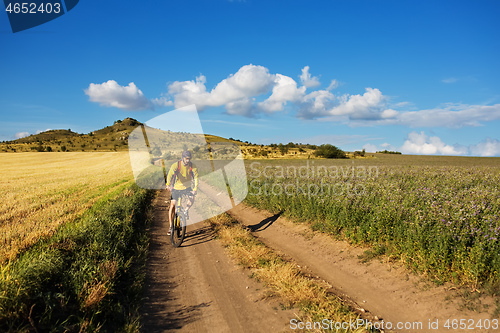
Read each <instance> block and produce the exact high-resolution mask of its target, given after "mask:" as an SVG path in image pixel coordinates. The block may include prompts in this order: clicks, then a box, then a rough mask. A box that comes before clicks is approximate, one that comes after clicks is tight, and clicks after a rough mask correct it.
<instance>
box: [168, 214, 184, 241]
mask: <svg viewBox="0 0 500 333" xmlns="http://www.w3.org/2000/svg"><path fill="white" fill-rule="evenodd" d="M184 237H186V217H185V216H184V214H183V213H182V212H178V213H176V214H175V221H174V230H171V232H170V239H171V240H172V245H173V246H174V247H179V246H180V245H181V243H182V241H183V240H184Z"/></svg>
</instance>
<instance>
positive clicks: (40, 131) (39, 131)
mask: <svg viewBox="0 0 500 333" xmlns="http://www.w3.org/2000/svg"><path fill="white" fill-rule="evenodd" d="M50 130H51V128H47V129H46V130H38V131H36V134H40V133H43V132H47V131H50Z"/></svg>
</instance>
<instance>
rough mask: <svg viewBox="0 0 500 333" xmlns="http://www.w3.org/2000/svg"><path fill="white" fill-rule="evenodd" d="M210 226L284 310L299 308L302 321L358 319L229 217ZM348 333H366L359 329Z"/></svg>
mask: <svg viewBox="0 0 500 333" xmlns="http://www.w3.org/2000/svg"><path fill="white" fill-rule="evenodd" d="M210 223H211V224H212V226H213V228H215V230H216V232H217V235H218V238H219V239H220V241H221V242H222V244H223V245H224V246H225V247H226V248H227V250H228V252H229V254H230V255H231V257H233V258H234V259H236V260H237V262H238V263H239V264H241V265H243V266H244V267H246V268H248V269H249V270H250V271H251V276H252V277H253V278H255V279H257V280H258V281H260V282H262V283H264V284H265V285H266V286H267V287H268V288H270V290H271V291H272V294H273V295H277V296H278V297H279V298H280V299H281V300H282V308H284V309H289V308H293V307H298V308H299V309H300V310H301V311H302V313H303V316H302V317H301V318H299V319H300V321H304V322H307V321H310V322H315V321H316V322H320V321H321V320H323V319H325V318H328V319H329V320H332V321H333V322H339V323H340V322H349V321H350V320H351V321H356V320H357V319H358V318H359V316H358V315H357V314H356V313H354V312H352V311H351V310H350V309H349V308H348V307H347V306H345V305H344V304H343V303H342V302H341V301H340V300H339V299H338V298H337V297H336V296H335V295H333V294H331V293H329V292H328V288H329V287H328V286H327V285H326V283H324V282H321V281H318V280H314V279H312V278H309V277H307V276H306V275H305V274H303V273H302V271H301V270H300V268H298V267H297V265H295V264H293V263H292V262H289V261H286V260H284V259H283V258H282V257H280V256H279V255H277V254H276V253H275V252H274V251H273V250H271V249H270V248H268V247H266V246H265V245H264V244H263V243H261V242H259V241H258V240H257V239H256V238H255V237H253V236H252V235H251V233H250V232H249V231H248V230H245V229H243V228H242V227H241V225H239V224H238V223H237V222H236V221H235V220H233V219H232V218H231V217H229V216H228V215H227V214H223V215H219V216H217V217H215V218H212V219H210ZM318 331H319V330H318ZM338 332H343V331H342V330H339V331H338ZM349 332H366V331H365V330H364V329H363V328H359V329H357V330H355V331H349Z"/></svg>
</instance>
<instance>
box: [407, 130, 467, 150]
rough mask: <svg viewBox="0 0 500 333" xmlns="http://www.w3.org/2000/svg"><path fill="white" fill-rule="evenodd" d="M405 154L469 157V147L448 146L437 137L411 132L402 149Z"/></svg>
mask: <svg viewBox="0 0 500 333" xmlns="http://www.w3.org/2000/svg"><path fill="white" fill-rule="evenodd" d="M400 150H401V152H402V153H405V154H423V155H435V154H438V155H467V154H468V150H467V147H464V146H460V145H454V146H451V145H447V144H445V143H444V142H443V141H442V140H441V139H440V138H439V137H437V136H431V137H429V136H427V135H426V134H425V133H424V132H420V133H417V132H411V133H410V134H408V138H407V139H406V141H405V142H404V144H403V146H402V147H401V148H400Z"/></svg>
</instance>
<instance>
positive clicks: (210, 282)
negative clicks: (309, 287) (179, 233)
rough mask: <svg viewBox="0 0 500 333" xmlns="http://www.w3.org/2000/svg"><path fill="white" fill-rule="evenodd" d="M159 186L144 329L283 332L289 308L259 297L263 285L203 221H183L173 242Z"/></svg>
mask: <svg viewBox="0 0 500 333" xmlns="http://www.w3.org/2000/svg"><path fill="white" fill-rule="evenodd" d="M162 192H163V193H161V195H160V196H159V197H157V199H156V200H155V206H154V222H153V225H152V227H151V243H150V255H149V259H148V263H147V274H148V275H147V279H146V294H145V306H144V309H143V311H144V313H143V322H142V325H143V331H144V332H165V331H176V332H286V331H287V328H288V327H289V326H290V319H291V318H295V315H294V312H293V311H291V310H286V311H284V310H281V309H280V307H279V304H278V303H277V301H272V300H263V293H264V288H263V286H262V285H260V284H259V283H257V282H256V281H254V280H252V279H251V278H250V277H248V273H246V272H245V271H244V270H243V269H242V268H240V267H238V266H237V265H236V264H235V263H233V262H232V261H231V260H230V259H228V257H227V255H226V254H225V253H224V249H223V248H222V246H221V245H220V244H219V242H218V241H217V240H215V239H214V235H213V234H212V232H211V230H210V229H209V228H208V227H207V226H206V225H203V223H197V224H195V225H190V226H188V233H187V237H186V239H185V240H184V242H183V244H182V246H181V247H179V248H176V249H175V248H173V247H172V245H171V244H170V238H169V237H168V236H167V235H166V230H167V226H168V207H169V203H166V202H165V201H167V199H168V200H169V197H167V196H166V192H165V191H162ZM193 214H196V212H194V211H193V210H192V211H191V215H193ZM192 217H195V216H192Z"/></svg>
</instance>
